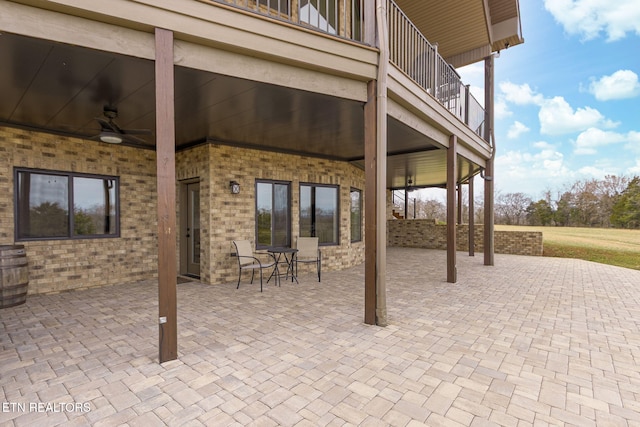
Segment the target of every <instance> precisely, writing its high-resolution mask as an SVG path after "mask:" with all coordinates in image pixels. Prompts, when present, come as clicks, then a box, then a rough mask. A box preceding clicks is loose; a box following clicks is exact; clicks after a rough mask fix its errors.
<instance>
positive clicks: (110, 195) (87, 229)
mask: <svg viewBox="0 0 640 427" xmlns="http://www.w3.org/2000/svg"><path fill="white" fill-rule="evenodd" d="M73 234H74V235H76V236H87V235H88V236H91V235H104V234H116V182H115V180H114V179H102V178H84V177H74V178H73Z"/></svg>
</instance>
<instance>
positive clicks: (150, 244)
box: [0, 127, 157, 293]
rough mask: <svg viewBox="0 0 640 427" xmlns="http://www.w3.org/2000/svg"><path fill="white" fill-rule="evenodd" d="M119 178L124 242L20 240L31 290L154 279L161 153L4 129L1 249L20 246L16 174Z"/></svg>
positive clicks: (0, 139)
mask: <svg viewBox="0 0 640 427" xmlns="http://www.w3.org/2000/svg"><path fill="white" fill-rule="evenodd" d="M14 167H28V168H36V169H45V170H55V171H64V172H78V173H91V174H99V175H112V176H118V177H119V179H120V233H121V236H120V238H113V239H112V238H101V239H82V240H44V241H30V242H21V243H20V244H24V246H25V249H26V252H27V259H28V262H29V292H30V293H43V292H56V291H63V290H68V289H81V288H88V287H94V286H104V285H111V284H119V283H132V282H136V281H139V280H142V279H148V278H150V277H154V276H155V275H156V270H157V246H156V245H157V243H156V231H157V228H156V180H155V153H154V152H153V151H150V150H139V149H134V148H129V147H124V146H113V145H108V144H103V143H98V142H94V141H86V140H81V139H77V138H69V137H62V136H56V135H50V134H44V133H37V132H31V131H26V130H21V129H13V128H7V127H0V244H8V245H11V244H14V182H13V168H14Z"/></svg>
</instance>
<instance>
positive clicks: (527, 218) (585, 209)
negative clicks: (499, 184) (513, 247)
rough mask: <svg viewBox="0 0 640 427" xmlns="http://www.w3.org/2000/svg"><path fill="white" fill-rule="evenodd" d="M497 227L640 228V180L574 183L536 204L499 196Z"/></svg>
mask: <svg viewBox="0 0 640 427" xmlns="http://www.w3.org/2000/svg"><path fill="white" fill-rule="evenodd" d="M495 221H496V224H514V225H523V224H524V225H546V226H560V227H602V228H607V227H616V228H640V178H639V177H637V176H635V177H633V178H629V177H625V176H616V175H607V176H605V177H604V178H603V179H585V180H579V181H576V182H574V183H573V184H571V185H569V186H567V187H565V188H564V189H562V190H559V191H556V192H555V193H554V192H553V191H551V190H547V191H545V192H544V195H543V197H542V198H541V199H539V200H537V201H534V200H533V199H531V198H530V197H528V196H527V195H525V194H523V193H506V194H497V195H496V201H495Z"/></svg>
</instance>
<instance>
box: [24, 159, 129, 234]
mask: <svg viewBox="0 0 640 427" xmlns="http://www.w3.org/2000/svg"><path fill="white" fill-rule="evenodd" d="M15 195H16V203H15V206H16V215H15V218H16V240H37V239H74V238H89V237H118V236H119V234H120V227H119V201H118V178H116V177H108V176H97V175H86V174H76V173H66V172H52V171H38V170H30V169H16V171H15Z"/></svg>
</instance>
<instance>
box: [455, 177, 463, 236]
mask: <svg viewBox="0 0 640 427" xmlns="http://www.w3.org/2000/svg"><path fill="white" fill-rule="evenodd" d="M456 188H457V189H458V204H457V205H456V207H457V208H458V217H457V223H458V225H460V224H462V183H461V182H459V183H458V185H457V186H456Z"/></svg>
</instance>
